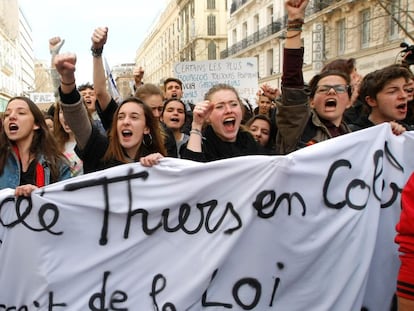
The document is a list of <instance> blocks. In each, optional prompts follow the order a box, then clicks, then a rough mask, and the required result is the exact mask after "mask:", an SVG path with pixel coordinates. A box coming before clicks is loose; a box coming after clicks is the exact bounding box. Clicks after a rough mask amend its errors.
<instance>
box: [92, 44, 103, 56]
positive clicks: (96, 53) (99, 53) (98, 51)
mask: <svg viewBox="0 0 414 311" xmlns="http://www.w3.org/2000/svg"><path fill="white" fill-rule="evenodd" d="M91 51H92V56H93V57H101V56H102V52H103V47H100V48H94V47H93V46H92V47H91Z"/></svg>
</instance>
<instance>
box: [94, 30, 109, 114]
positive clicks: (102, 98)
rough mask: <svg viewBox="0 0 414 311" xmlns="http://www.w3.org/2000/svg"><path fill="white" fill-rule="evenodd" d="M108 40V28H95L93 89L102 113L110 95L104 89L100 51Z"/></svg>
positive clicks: (103, 70) (104, 82)
mask: <svg viewBox="0 0 414 311" xmlns="http://www.w3.org/2000/svg"><path fill="white" fill-rule="evenodd" d="M107 38H108V27H99V28H96V29H95V30H94V32H93V34H92V38H91V40H92V48H91V50H92V56H93V87H94V90H95V94H96V98H97V100H98V102H99V106H100V108H101V110H102V111H104V110H105V109H106V108H107V107H108V105H109V103H110V102H111V99H112V97H111V94H110V93H109V91H108V89H107V87H106V74H105V68H104V64H103V60H102V51H103V48H104V45H105V43H106V40H107Z"/></svg>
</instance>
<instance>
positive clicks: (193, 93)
mask: <svg viewBox="0 0 414 311" xmlns="http://www.w3.org/2000/svg"><path fill="white" fill-rule="evenodd" d="M174 76H175V77H177V78H178V79H180V80H181V81H182V82H183V92H184V95H183V100H184V101H185V102H190V103H193V104H196V103H198V102H200V101H202V100H204V94H205V93H206V92H207V91H208V90H209V89H210V88H211V87H212V86H213V85H216V84H217V83H225V84H229V85H231V86H233V87H234V88H236V90H237V92H238V93H239V96H240V97H241V98H247V99H248V100H249V102H250V104H252V105H254V104H255V96H256V92H257V90H258V89H259V84H258V71H257V59H256V58H255V57H248V58H233V59H224V60H208V61H194V62H180V63H176V64H175V65H174Z"/></svg>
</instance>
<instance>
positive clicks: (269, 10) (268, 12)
mask: <svg viewBox="0 0 414 311" xmlns="http://www.w3.org/2000/svg"><path fill="white" fill-rule="evenodd" d="M266 15H267V20H268V24H271V23H273V6H269V7H268V8H267V9H266Z"/></svg>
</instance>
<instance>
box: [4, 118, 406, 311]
mask: <svg viewBox="0 0 414 311" xmlns="http://www.w3.org/2000/svg"><path fill="white" fill-rule="evenodd" d="M412 150H414V133H405V134H404V135H402V136H395V135H393V134H392V133H391V131H390V128H389V126H388V125H382V126H377V127H373V128H370V129H367V130H364V131H360V132H357V133H352V134H348V135H344V136H341V137H338V138H336V139H332V140H329V141H326V142H322V143H318V144H315V145H313V146H310V147H307V148H304V149H302V150H300V151H297V152H294V153H292V154H289V155H287V156H249V157H239V158H233V159H227V160H221V161H216V162H211V163H196V162H191V161H185V160H180V159H164V160H163V161H162V162H161V163H160V164H159V165H157V166H154V167H152V168H144V167H142V166H140V165H139V164H138V163H137V164H128V165H122V166H118V167H115V168H112V169H108V170H105V171H101V172H96V173H93V174H88V175H84V176H80V177H77V178H73V179H70V180H68V181H65V182H61V183H56V184H53V185H50V186H47V187H45V188H43V189H41V190H38V191H36V192H35V193H34V194H33V195H32V199H25V198H19V199H17V200H16V199H15V198H14V197H13V191H12V190H9V189H6V190H2V191H0V220H1V226H0V240H1V241H2V244H1V247H0V289H1V290H0V310H52V311H64V310H71V311H72V310H102V311H103V310H318V311H319V310H360V309H361V307H366V308H367V309H368V310H376V311H377V310H379V311H381V310H388V309H389V304H390V301H391V298H392V295H393V293H394V291H395V283H396V275H397V271H398V253H397V245H395V244H394V243H393V240H394V237H395V229H394V228H395V224H396V222H397V221H398V217H399V213H400V204H399V200H400V191H401V189H402V187H403V186H404V184H405V182H406V180H407V179H408V177H409V175H410V173H411V172H412V171H413V170H414V159H413V157H412Z"/></svg>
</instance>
